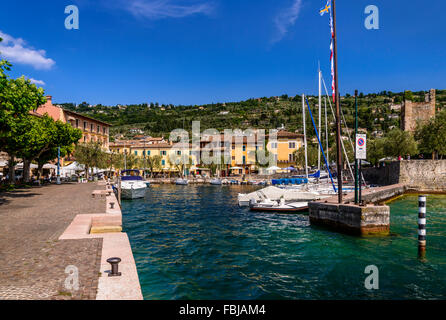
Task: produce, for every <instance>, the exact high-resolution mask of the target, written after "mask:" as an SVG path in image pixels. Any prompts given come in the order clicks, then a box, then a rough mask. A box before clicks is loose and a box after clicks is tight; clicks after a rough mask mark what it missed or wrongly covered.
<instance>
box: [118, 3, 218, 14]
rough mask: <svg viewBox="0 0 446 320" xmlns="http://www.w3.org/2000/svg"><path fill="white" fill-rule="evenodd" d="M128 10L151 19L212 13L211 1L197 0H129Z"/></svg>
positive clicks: (126, 4) (126, 5) (126, 6)
mask: <svg viewBox="0 0 446 320" xmlns="http://www.w3.org/2000/svg"><path fill="white" fill-rule="evenodd" d="M124 5H125V8H126V10H128V11H129V12H130V13H132V14H133V15H134V16H137V17H144V18H149V19H163V18H183V17H187V16H190V15H194V14H210V13H211V12H212V10H213V5H212V4H211V3H210V2H202V1H201V2H198V1H196V0H192V1H191V0H189V1H185V0H180V1H178V0H127V1H125V3H124Z"/></svg>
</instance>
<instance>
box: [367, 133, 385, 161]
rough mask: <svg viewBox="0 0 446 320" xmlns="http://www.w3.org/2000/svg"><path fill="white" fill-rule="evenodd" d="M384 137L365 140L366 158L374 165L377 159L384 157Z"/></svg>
mask: <svg viewBox="0 0 446 320" xmlns="http://www.w3.org/2000/svg"><path fill="white" fill-rule="evenodd" d="M384 145H385V140H384V139H375V140H369V141H368V142H367V160H368V161H369V162H370V163H371V164H372V165H373V166H376V165H377V164H378V163H379V160H380V159H382V158H384Z"/></svg>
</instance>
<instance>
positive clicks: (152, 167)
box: [146, 155, 162, 178]
mask: <svg viewBox="0 0 446 320" xmlns="http://www.w3.org/2000/svg"><path fill="white" fill-rule="evenodd" d="M161 160H162V156H160V155H154V156H148V157H147V158H146V165H147V168H148V169H149V171H150V177H151V178H153V173H154V172H155V171H156V170H158V171H160V170H161V169H162V166H161Z"/></svg>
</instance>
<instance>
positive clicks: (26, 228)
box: [0, 183, 105, 300]
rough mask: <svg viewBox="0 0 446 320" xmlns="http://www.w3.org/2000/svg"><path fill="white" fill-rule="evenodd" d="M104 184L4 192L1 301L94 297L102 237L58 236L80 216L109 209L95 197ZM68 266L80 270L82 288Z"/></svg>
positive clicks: (0, 231)
mask: <svg viewBox="0 0 446 320" xmlns="http://www.w3.org/2000/svg"><path fill="white" fill-rule="evenodd" d="M102 188H103V187H98V186H97V184H96V183H88V184H63V185H60V186H57V185H50V186H45V187H40V188H32V189H23V190H17V191H13V192H9V193H3V194H0V300H1V299H26V300H35V299H57V300H60V299H62V300H66V299H95V297H96V291H97V286H98V278H99V276H100V272H99V271H100V261H101V249H102V239H82V240H61V241H58V240H57V239H58V238H59V236H60V235H61V234H62V233H63V232H64V230H65V229H66V228H67V227H68V225H69V224H70V223H71V221H72V220H73V219H74V217H75V216H76V215H77V214H87V213H104V212H105V199H103V198H102V199H93V198H92V197H91V192H92V191H93V190H95V189H102ZM68 266H75V267H76V268H77V270H78V275H79V277H78V279H79V281H78V289H77V290H76V288H71V289H70V286H71V287H73V284H74V282H72V281H70V280H69V279H70V275H69V273H68V272H69V270H67V273H65V271H66V268H67V267H68ZM67 277H68V278H69V279H68V280H66V279H67ZM71 277H72V276H71ZM66 282H67V284H68V288H67V286H66V285H65V283H66Z"/></svg>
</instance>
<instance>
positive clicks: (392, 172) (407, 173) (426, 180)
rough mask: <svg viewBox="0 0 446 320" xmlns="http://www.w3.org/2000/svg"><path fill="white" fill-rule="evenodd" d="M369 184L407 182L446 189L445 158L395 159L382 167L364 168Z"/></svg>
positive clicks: (426, 187) (430, 187) (441, 189)
mask: <svg viewBox="0 0 446 320" xmlns="http://www.w3.org/2000/svg"><path fill="white" fill-rule="evenodd" d="M363 174H364V178H365V180H366V181H367V182H368V183H370V184H378V185H383V186H385V185H392V184H399V183H403V184H407V185H410V186H414V187H417V188H418V189H425V190H432V191H446V160H403V161H395V162H392V163H391V164H389V165H386V166H385V167H382V168H365V169H364V170H363Z"/></svg>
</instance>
